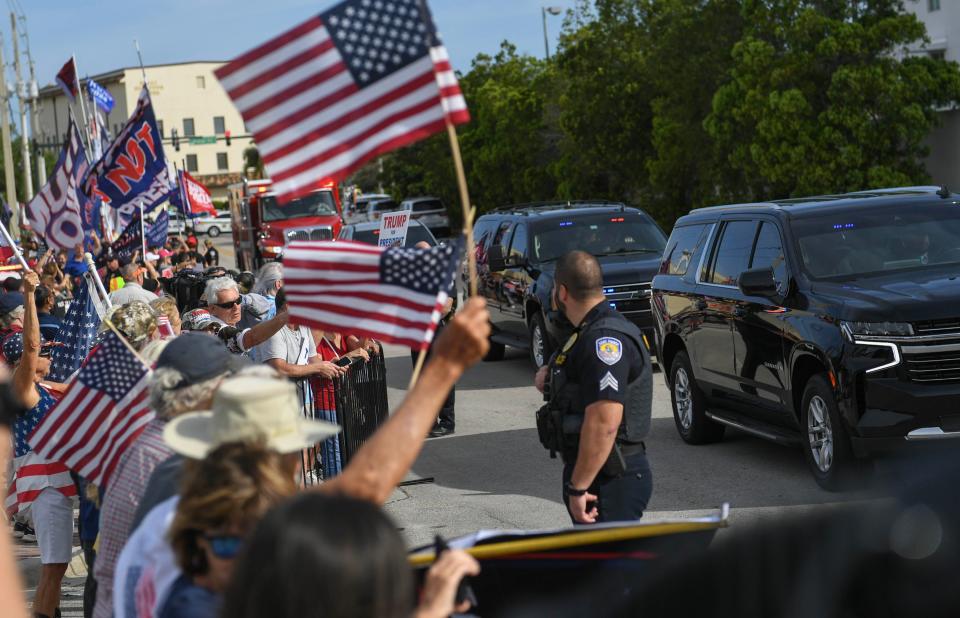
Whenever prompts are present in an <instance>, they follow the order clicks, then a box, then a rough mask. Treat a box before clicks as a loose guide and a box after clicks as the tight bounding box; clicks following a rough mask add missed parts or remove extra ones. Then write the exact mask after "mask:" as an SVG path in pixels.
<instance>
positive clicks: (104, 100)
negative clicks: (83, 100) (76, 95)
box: [87, 79, 114, 114]
mask: <svg viewBox="0 0 960 618" xmlns="http://www.w3.org/2000/svg"><path fill="white" fill-rule="evenodd" d="M87 92H89V93H90V99H91V100H93V102H94V103H95V104H96V106H97V107H99V108H100V109H102V110H103V113H105V114H109V113H110V110H112V109H113V105H114V101H113V95H112V94H110V91H109V90H107V89H106V88H104V87H103V86H101V85H100V84H98V83H97V82H95V81H93V80H92V79H88V80H87Z"/></svg>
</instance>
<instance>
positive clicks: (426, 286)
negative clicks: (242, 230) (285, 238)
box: [283, 240, 463, 350]
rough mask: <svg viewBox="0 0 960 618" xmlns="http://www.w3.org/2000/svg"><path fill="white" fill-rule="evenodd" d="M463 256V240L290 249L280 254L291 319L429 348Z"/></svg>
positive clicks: (302, 244) (343, 243)
mask: <svg viewBox="0 0 960 618" xmlns="http://www.w3.org/2000/svg"><path fill="white" fill-rule="evenodd" d="M462 255H463V243H462V241H461V240H457V241H455V242H454V243H451V244H449V245H443V246H437V247H432V248H430V249H405V248H402V247H391V248H388V249H384V248H382V247H375V246H373V245H367V244H364V243H358V242H351V241H346V240H338V241H323V242H296V243H291V244H290V245H289V247H288V248H287V251H286V253H285V254H284V256H283V280H284V284H285V288H284V289H285V292H286V296H287V299H288V301H289V304H290V321H291V322H294V323H296V324H303V325H305V326H309V327H310V328H319V329H323V330H326V331H332V332H343V333H350V334H352V335H356V336H358V337H371V338H374V339H379V340H381V341H385V342H387V343H396V344H399V345H403V346H407V347H409V348H412V349H415V350H422V349H425V348H427V347H428V346H429V345H430V341H431V340H432V339H433V333H434V331H435V330H436V328H437V322H439V320H440V317H441V316H442V311H443V306H444V304H445V303H446V302H447V299H448V298H449V297H450V294H451V293H452V291H453V288H454V279H455V277H456V273H457V272H458V270H459V265H460V260H461V258H462Z"/></svg>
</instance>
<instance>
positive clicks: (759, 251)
mask: <svg viewBox="0 0 960 618" xmlns="http://www.w3.org/2000/svg"><path fill="white" fill-rule="evenodd" d="M766 267H770V268H772V269H773V278H774V280H775V281H776V282H777V287H778V288H779V289H781V290H783V289H784V285H785V284H786V282H787V263H786V261H785V259H784V257H783V243H782V242H780V232H779V231H778V230H777V226H776V225H774V224H772V223H770V222H766V221H765V222H763V223H761V224H760V233H759V234H757V245H756V247H754V249H753V260H751V262H750V268H766Z"/></svg>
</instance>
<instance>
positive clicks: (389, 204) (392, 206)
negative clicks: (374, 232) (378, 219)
mask: <svg viewBox="0 0 960 618" xmlns="http://www.w3.org/2000/svg"><path fill="white" fill-rule="evenodd" d="M399 209H400V207H399V206H397V203H396V202H394V201H393V200H377V201H376V202H370V212H390V211H391V210H399Z"/></svg>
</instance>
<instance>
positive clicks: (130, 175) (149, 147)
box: [84, 88, 174, 212]
mask: <svg viewBox="0 0 960 618" xmlns="http://www.w3.org/2000/svg"><path fill="white" fill-rule="evenodd" d="M84 189H85V191H86V193H87V195H89V196H91V197H93V198H96V197H100V199H101V200H103V203H104V204H106V205H107V206H110V207H111V208H120V207H122V206H130V205H134V206H137V205H139V204H140V202H143V207H144V209H145V210H147V211H148V212H149V211H150V210H152V209H153V208H154V207H155V206H156V205H158V204H159V203H160V202H163V201H165V200H166V199H167V196H169V195H170V193H171V191H173V190H174V185H173V181H172V179H171V178H170V173H169V171H168V169H167V159H166V157H165V156H164V154H163V141H162V139H161V137H160V130H159V129H158V128H157V119H156V116H154V113H153V106H152V105H151V104H150V93H149V92H148V91H147V89H146V88H144V89H143V92H142V93H141V94H140V99H139V100H138V101H137V109H136V111H134V112H133V115H132V116H131V117H130V119H129V120H128V121H127V124H126V125H125V126H124V127H123V129H122V130H121V131H120V134H119V135H117V137H116V139H114V140H113V143H111V144H110V147H109V148H108V149H107V151H106V152H105V153H104V154H103V158H102V159H100V160H99V161H97V163H96V164H95V165H93V167H91V169H90V172H89V173H88V174H87V177H86V180H85V181H84Z"/></svg>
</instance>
